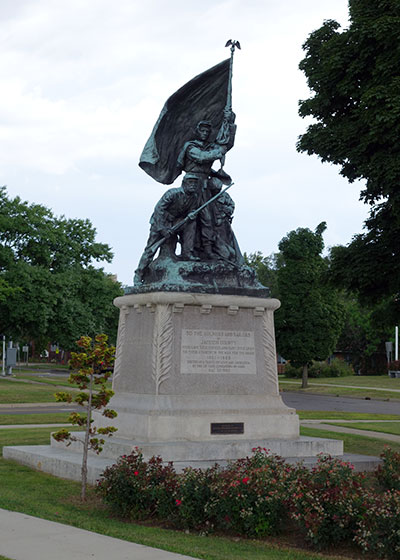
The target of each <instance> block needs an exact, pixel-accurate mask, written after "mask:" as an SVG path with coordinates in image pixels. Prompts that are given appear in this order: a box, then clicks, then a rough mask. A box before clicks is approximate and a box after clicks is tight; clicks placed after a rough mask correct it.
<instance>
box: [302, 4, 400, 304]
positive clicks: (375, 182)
mask: <svg viewBox="0 0 400 560" xmlns="http://www.w3.org/2000/svg"><path fill="white" fill-rule="evenodd" d="M349 9H350V25H349V27H348V29H345V30H340V26H339V24H338V23H337V22H335V21H332V20H328V21H325V22H324V24H323V25H322V27H321V28H319V29H317V30H316V31H314V32H313V33H311V35H310V36H309V38H308V39H307V41H306V42H305V44H304V46H303V48H304V50H305V53H306V55H305V58H304V59H303V60H302V61H301V63H300V68H301V70H303V71H304V73H305V75H306V77H307V81H308V85H309V88H310V89H311V91H312V94H313V95H312V97H310V98H309V99H307V100H303V101H301V102H300V108H299V113H300V115H301V116H302V117H306V116H311V117H313V118H314V119H315V122H313V123H312V124H311V125H310V126H309V127H308V128H307V131H306V132H305V134H303V135H302V136H300V139H299V141H298V145H297V147H298V150H299V151H304V152H307V153H308V154H316V155H318V156H319V157H320V158H321V159H322V161H327V162H331V163H334V164H337V165H339V166H340V173H341V174H342V175H343V176H344V177H346V178H347V179H348V180H349V181H350V182H353V181H355V180H358V179H361V180H364V181H365V188H364V189H363V190H362V191H361V200H363V201H364V202H365V203H367V204H369V205H370V206H371V211H370V216H369V218H368V220H367V221H366V224H365V227H366V231H365V232H364V233H362V234H359V235H356V236H355V238H354V239H353V241H352V242H351V243H350V245H349V246H348V247H346V248H341V249H338V250H336V251H335V252H333V254H332V257H333V264H334V267H333V268H334V270H336V275H337V279H338V280H341V279H343V280H344V281H345V282H346V285H347V287H349V288H351V289H356V290H357V291H358V292H359V293H360V295H361V296H364V297H366V298H373V299H375V300H379V299H380V298H384V297H388V296H392V295H393V294H398V293H399V292H400V243H399V239H400V188H399V181H400V144H399V142H398V139H399V137H400V67H399V59H400V33H399V29H400V2H399V1H398V0H376V1H374V2H371V1H370V0H350V1H349ZM335 263H336V265H335ZM398 310H399V311H400V309H398Z"/></svg>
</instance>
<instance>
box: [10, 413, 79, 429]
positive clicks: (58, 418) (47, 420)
mask: <svg viewBox="0 0 400 560" xmlns="http://www.w3.org/2000/svg"><path fill="white" fill-rule="evenodd" d="M68 416H69V413H67V412H54V413H48V414H47V413H44V414H0V426H8V425H11V424H13V425H16V426H17V425H18V424H66V423H68Z"/></svg>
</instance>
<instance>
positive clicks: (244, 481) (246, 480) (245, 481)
mask: <svg viewBox="0 0 400 560" xmlns="http://www.w3.org/2000/svg"><path fill="white" fill-rule="evenodd" d="M248 481H249V477H248V476H246V477H245V478H242V482H243V484H247V483H248Z"/></svg>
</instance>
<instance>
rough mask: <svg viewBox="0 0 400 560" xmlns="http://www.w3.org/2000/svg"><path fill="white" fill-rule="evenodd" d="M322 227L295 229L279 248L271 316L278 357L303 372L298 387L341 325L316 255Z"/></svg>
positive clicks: (336, 303)
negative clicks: (277, 304)
mask: <svg viewBox="0 0 400 560" xmlns="http://www.w3.org/2000/svg"><path fill="white" fill-rule="evenodd" d="M325 228H326V224H325V222H322V223H321V224H319V226H318V227H317V228H316V230H315V232H312V231H311V230H309V229H307V228H299V229H297V230H296V231H291V232H290V233H288V235H287V236H286V237H284V238H283V239H282V241H281V242H280V243H279V249H280V258H279V266H278V272H277V279H278V290H279V295H280V299H281V303H282V305H281V309H279V311H278V312H277V315H276V331H277V346H278V349H279V352H280V354H281V355H282V356H284V357H285V358H286V359H287V360H290V362H291V363H292V364H293V365H294V366H295V367H302V368H303V376H302V387H303V388H306V387H307V386H308V366H309V365H310V364H311V363H312V361H313V360H325V359H326V358H327V357H328V356H329V355H330V354H331V353H332V351H333V350H334V348H335V344H336V342H337V340H338V338H339V335H340V332H341V329H342V326H343V320H344V312H343V308H342V305H341V302H340V301H339V298H338V293H337V291H336V290H335V288H333V287H332V286H330V285H329V283H328V282H327V270H328V263H327V261H326V259H324V258H323V257H322V255H321V253H322V250H323V247H324V242H323V238H322V234H323V232H324V230H325Z"/></svg>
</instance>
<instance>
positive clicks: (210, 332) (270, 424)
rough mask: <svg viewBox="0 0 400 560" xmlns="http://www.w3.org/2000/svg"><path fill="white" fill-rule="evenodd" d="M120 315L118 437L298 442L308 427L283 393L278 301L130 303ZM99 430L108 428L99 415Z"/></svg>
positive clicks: (123, 302) (161, 295) (150, 296)
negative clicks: (302, 429) (277, 335)
mask: <svg viewBox="0 0 400 560" xmlns="http://www.w3.org/2000/svg"><path fill="white" fill-rule="evenodd" d="M115 305H117V306H118V307H119V308H120V322H119V332H118V343H117V358H116V363H115V369H114V376H113V390H114V391H115V396H114V397H113V399H112V401H111V403H110V406H111V408H114V409H115V410H116V411H117V412H118V417H117V418H116V419H114V420H113V421H112V424H113V425H115V426H116V427H117V428H118V432H117V435H118V437H120V438H128V439H130V440H136V441H140V442H149V443H154V442H177V441H181V442H214V443H215V442H218V441H226V440H227V439H228V440H232V441H241V442H244V441H254V440H260V441H261V440H267V439H270V438H279V439H283V440H294V439H296V438H298V435H299V422H298V417H297V415H296V414H295V411H294V410H293V409H289V408H288V407H287V406H285V405H284V404H283V402H282V399H281V397H280V395H279V389H278V376H277V365H276V363H277V362H276V352H275V335H274V321H273V313H274V310H275V309H277V308H278V307H279V301H278V300H276V299H271V298H255V297H246V296H234V295H217V294H196V293H182V292H181V293H166V292H156V293H147V294H131V295H127V296H123V297H120V298H117V299H116V300H115ZM95 420H96V422H97V424H100V423H103V422H104V420H103V418H102V417H101V416H99V415H97V416H96V419H95ZM199 447H200V446H199ZM206 449H207V447H205V452H206ZM226 452H227V454H228V455H229V450H228V449H227V450H226ZM220 458H221V457H220ZM225 458H227V459H228V458H232V457H229V456H227V457H225ZM204 459H213V457H204Z"/></svg>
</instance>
